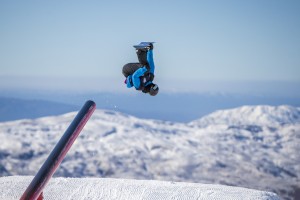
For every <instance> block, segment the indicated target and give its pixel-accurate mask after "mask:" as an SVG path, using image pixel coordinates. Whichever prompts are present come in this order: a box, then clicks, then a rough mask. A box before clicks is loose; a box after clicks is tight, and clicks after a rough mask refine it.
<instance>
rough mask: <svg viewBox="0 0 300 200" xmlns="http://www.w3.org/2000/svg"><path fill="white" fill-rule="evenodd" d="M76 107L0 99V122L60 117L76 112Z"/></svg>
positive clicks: (6, 98)
mask: <svg viewBox="0 0 300 200" xmlns="http://www.w3.org/2000/svg"><path fill="white" fill-rule="evenodd" d="M79 108H80V107H79V106H76V105H68V104H64V103H56V102H51V101H45V100H24V99H16V98H8V97H0V122H1V121H12V120H19V119H34V118H38V117H44V116H49V115H61V114H64V113H67V112H72V111H76V110H78V109H79Z"/></svg>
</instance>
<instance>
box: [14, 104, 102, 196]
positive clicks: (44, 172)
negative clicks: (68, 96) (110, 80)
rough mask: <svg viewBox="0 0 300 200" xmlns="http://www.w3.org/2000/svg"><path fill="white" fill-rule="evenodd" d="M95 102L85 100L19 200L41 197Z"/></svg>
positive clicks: (92, 109)
mask: <svg viewBox="0 0 300 200" xmlns="http://www.w3.org/2000/svg"><path fill="white" fill-rule="evenodd" d="M95 109H96V104H95V102H93V101H87V102H86V103H85V104H84V106H83V107H82V108H81V110H80V111H79V112H78V114H77V115H76V117H75V118H74V120H73V121H72V123H71V124H70V126H69V127H68V129H67V130H66V132H65V133H64V135H63V136H62V137H61V139H60V140H59V142H58V143H57V144H56V146H55V147H54V149H53V150H52V152H51V153H50V155H49V156H48V158H47V160H46V161H45V162H44V164H43V165H42V167H41V168H40V170H39V171H38V173H37V174H36V175H35V177H34V178H33V180H32V181H31V183H30V184H29V186H28V187H27V189H26V190H25V192H24V193H23V195H22V197H21V198H20V200H37V199H38V198H41V199H43V195H42V192H43V189H44V187H45V186H46V185H47V183H48V181H49V180H50V179H51V177H52V175H53V174H54V173H55V171H56V169H57V167H58V166H59V165H60V163H61V162H62V160H63V159H64V157H65V155H66V154H67V152H68V151H69V149H70V148H71V146H72V144H73V143H74V141H75V140H76V138H77V137H78V135H79V133H80V132H81V130H82V129H83V127H84V125H85V124H86V122H87V121H88V120H89V119H90V117H91V116H92V114H93V112H94V110H95Z"/></svg>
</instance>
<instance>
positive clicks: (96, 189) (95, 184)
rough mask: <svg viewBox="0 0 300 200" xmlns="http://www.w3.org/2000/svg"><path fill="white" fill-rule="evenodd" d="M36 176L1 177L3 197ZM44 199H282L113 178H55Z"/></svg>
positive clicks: (14, 195) (8, 199) (9, 198)
mask: <svg viewBox="0 0 300 200" xmlns="http://www.w3.org/2000/svg"><path fill="white" fill-rule="evenodd" d="M32 178H33V177H26V176H22V177H21V176H11V177H2V178H0V199H1V200H16V199H19V198H20V197H21V196H22V194H23V191H24V190H25V189H26V187H27V186H28V185H29V183H30V181H31V180H32ZM43 196H44V199H45V200H59V199H64V200H72V199H74V200H93V199H94V200H100V199H101V200H202V199H203V200H204V199H205V200H218V199H220V200H221V199H222V200H224V199H225V200H279V197H278V196H277V195H276V194H274V193H270V192H263V191H258V190H251V189H245V188H239V187H231V186H223V185H211V184H196V183H183V182H182V183H179V182H164V181H144V180H129V179H111V178H54V179H52V180H51V181H50V182H49V183H48V185H47V187H46V188H45V190H44V193H43Z"/></svg>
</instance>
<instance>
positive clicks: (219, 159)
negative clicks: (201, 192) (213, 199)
mask: <svg viewBox="0 0 300 200" xmlns="http://www.w3.org/2000/svg"><path fill="white" fill-rule="evenodd" d="M75 115H76V112H72V113H67V114H64V115H59V116H52V117H43V118H38V119H34V120H30V119H27V120H18V121H12V122H3V123H0V141H2V143H1V145H0V174H1V176H6V175H33V174H35V173H36V171H37V170H38V169H39V167H40V165H41V164H42V162H43V161H44V160H45V159H46V156H47V154H48V153H49V152H50V151H51V150H52V148H53V146H54V145H55V144H56V142H57V141H58V139H59V138H60V137H61V135H62V134H63V132H64V131H65V130H66V128H67V127H68V125H69V123H70V122H71V120H72V119H73V118H74V116H75ZM299 117H300V115H299V108H296V107H291V106H278V107H272V106H243V107H239V108H235V109H230V110H220V111H216V112H214V113H212V114H210V115H207V116H205V117H203V118H201V119H199V120H195V121H192V122H190V123H175V122H170V121H160V120H149V119H139V118H137V117H133V116H131V115H127V114H123V113H120V112H116V111H111V110H96V111H95V113H94V114H93V116H92V118H91V119H90V121H89V122H88V123H87V125H86V127H85V128H84V130H83V132H82V133H81V135H80V136H79V138H78V139H77V141H76V143H75V144H74V146H73V147H72V148H71V150H70V152H69V154H68V155H67V157H66V159H65V160H64V161H63V163H62V166H61V167H60V168H59V169H58V171H57V173H56V176H67V177H95V176H96V177H112V178H113V177H117V178H134V179H154V180H165V181H185V182H200V183H219V184H224V185H234V186H241V187H247V188H253V189H260V190H266V191H273V192H276V193H277V194H279V195H280V196H282V197H284V198H286V199H291V197H292V196H293V192H294V191H297V189H298V186H299V184H300V156H299V152H300V147H299V145H298V144H299V143H300V122H299ZM258 180H259V181H258Z"/></svg>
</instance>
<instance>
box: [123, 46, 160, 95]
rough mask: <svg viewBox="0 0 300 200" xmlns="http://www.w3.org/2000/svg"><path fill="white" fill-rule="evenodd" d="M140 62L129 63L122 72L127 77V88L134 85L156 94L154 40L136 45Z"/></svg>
mask: <svg viewBox="0 0 300 200" xmlns="http://www.w3.org/2000/svg"><path fill="white" fill-rule="evenodd" d="M134 47H135V49H136V54H137V56H138V60H139V62H138V63H127V64H126V65H124V66H123V70H122V73H123V75H124V76H125V77H126V80H125V84H126V86H127V88H131V87H134V88H135V89H136V90H140V91H142V92H144V93H149V94H150V95H151V96H155V95H157V93H158V90H159V88H158V86H157V84H154V83H153V79H154V70H155V65H154V61H153V42H141V43H140V44H139V45H135V46H134Z"/></svg>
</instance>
